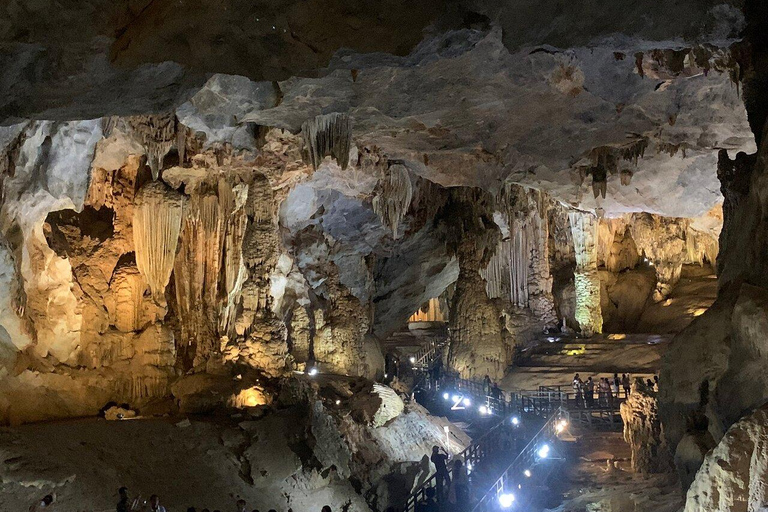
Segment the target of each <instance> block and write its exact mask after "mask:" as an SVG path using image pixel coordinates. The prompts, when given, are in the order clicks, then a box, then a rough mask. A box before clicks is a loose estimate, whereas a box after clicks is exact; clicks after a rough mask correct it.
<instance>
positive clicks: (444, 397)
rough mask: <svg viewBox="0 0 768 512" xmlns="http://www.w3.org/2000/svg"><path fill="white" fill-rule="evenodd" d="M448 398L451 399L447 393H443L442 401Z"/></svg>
mask: <svg viewBox="0 0 768 512" xmlns="http://www.w3.org/2000/svg"><path fill="white" fill-rule="evenodd" d="M449 398H451V395H449V394H448V393H443V400H448V399H449Z"/></svg>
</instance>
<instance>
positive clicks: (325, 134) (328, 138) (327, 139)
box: [301, 112, 352, 169]
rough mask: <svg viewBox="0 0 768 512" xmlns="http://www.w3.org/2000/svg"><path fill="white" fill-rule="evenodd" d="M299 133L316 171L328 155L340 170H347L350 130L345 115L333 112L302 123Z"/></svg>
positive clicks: (347, 117)
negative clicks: (334, 160) (333, 159)
mask: <svg viewBox="0 0 768 512" xmlns="http://www.w3.org/2000/svg"><path fill="white" fill-rule="evenodd" d="M301 133H302V136H303V137H304V151H305V152H306V153H307V155H308V158H309V162H310V163H311V164H312V167H314V168H315V169H317V168H318V167H320V163H321V162H322V161H323V158H325V157H326V156H328V155H330V156H332V157H333V158H335V159H336V161H337V162H338V163H339V165H340V166H341V168H342V169H346V168H347V165H348V164H349V150H350V148H351V147H352V128H351V123H350V120H349V116H348V115H347V114H342V113H339V112H333V113H331V114H322V115H319V116H317V117H315V118H314V119H310V120H307V121H304V124H302V125H301Z"/></svg>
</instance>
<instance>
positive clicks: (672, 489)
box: [544, 430, 684, 512]
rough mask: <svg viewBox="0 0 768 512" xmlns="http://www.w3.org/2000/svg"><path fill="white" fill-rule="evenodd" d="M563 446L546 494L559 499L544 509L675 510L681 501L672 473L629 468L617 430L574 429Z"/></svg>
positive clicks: (555, 511)
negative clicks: (562, 458)
mask: <svg viewBox="0 0 768 512" xmlns="http://www.w3.org/2000/svg"><path fill="white" fill-rule="evenodd" d="M563 445H564V451H565V452H566V463H565V464H563V465H562V468H561V470H560V471H559V472H558V474H556V475H553V476H552V477H550V479H549V483H550V490H551V493H552V494H553V495H560V496H562V502H561V503H559V504H558V505H557V506H554V507H550V508H545V509H544V510H550V511H552V512H572V511H584V510H599V511H601V512H627V511H630V510H631V511H633V512H675V511H677V510H679V509H680V508H681V506H682V505H683V501H684V500H683V498H684V497H683V494H682V491H681V490H680V484H679V482H678V480H677V476H676V475H674V474H659V475H641V474H637V473H633V472H632V470H631V465H630V449H629V445H628V444H626V443H625V442H624V440H623V438H622V434H621V433H619V432H593V431H585V430H574V431H573V438H572V441H571V442H566V443H563Z"/></svg>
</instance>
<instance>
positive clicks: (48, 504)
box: [29, 487, 332, 512]
mask: <svg viewBox="0 0 768 512" xmlns="http://www.w3.org/2000/svg"><path fill="white" fill-rule="evenodd" d="M117 494H118V496H119V497H120V498H119V501H118V502H117V506H116V507H115V510H116V512H168V510H167V509H166V508H165V507H164V506H163V505H161V504H160V497H159V496H158V495H157V494H153V495H152V496H150V497H149V500H143V499H142V498H141V496H137V497H135V498H133V499H131V498H130V497H129V496H128V488H127V487H121V488H120V489H118V491H117ZM55 501H56V497H55V495H53V494H46V495H45V496H44V497H43V499H42V500H40V501H39V502H36V503H35V504H34V505H32V506H31V507H29V511H30V512H38V511H39V510H42V509H46V508H53V505H54V502H55ZM232 510H234V511H235V512H248V504H247V503H246V501H245V500H244V499H239V500H237V501H236V502H235V507H234V509H232ZM187 512H198V509H196V508H195V507H188V508H187ZM200 512H211V511H210V509H207V508H204V509H200ZM213 512H222V511H220V510H219V509H215V510H214V511H213ZM252 512H259V511H258V510H257V509H253V510H252ZM268 512H277V511H276V510H274V509H270V510H269V511H268ZM288 512H292V511H291V509H288ZM321 512H332V511H331V507H329V506H328V505H325V506H324V507H323V508H322V510H321Z"/></svg>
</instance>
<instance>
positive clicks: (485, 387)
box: [483, 375, 491, 396]
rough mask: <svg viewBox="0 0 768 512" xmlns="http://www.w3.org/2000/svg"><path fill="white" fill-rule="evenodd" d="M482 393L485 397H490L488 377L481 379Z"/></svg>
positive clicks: (489, 379) (489, 378) (489, 380)
mask: <svg viewBox="0 0 768 512" xmlns="http://www.w3.org/2000/svg"><path fill="white" fill-rule="evenodd" d="M483 393H485V396H490V395H491V377H490V376H489V375H486V376H485V377H484V378H483Z"/></svg>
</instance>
